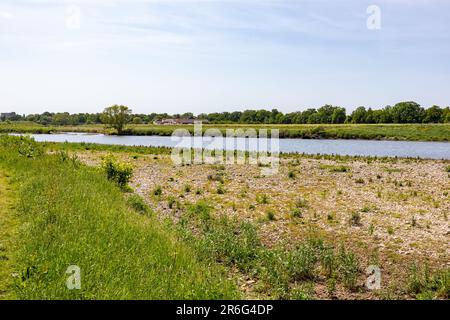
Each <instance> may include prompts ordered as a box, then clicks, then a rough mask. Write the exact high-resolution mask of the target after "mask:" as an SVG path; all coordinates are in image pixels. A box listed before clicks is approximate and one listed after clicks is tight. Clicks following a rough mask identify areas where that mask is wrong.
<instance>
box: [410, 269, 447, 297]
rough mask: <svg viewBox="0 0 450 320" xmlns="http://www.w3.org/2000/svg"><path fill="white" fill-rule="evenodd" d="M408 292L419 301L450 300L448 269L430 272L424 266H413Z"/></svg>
mask: <svg viewBox="0 0 450 320" xmlns="http://www.w3.org/2000/svg"><path fill="white" fill-rule="evenodd" d="M408 292H409V293H410V294H412V295H414V296H415V297H416V298H417V299H420V300H432V299H450V269H449V268H448V269H446V270H440V271H435V272H432V271H430V269H429V268H428V267H427V266H426V265H425V266H424V267H422V268H420V267H418V266H417V265H413V266H412V268H411V272H410V276H409V281H408Z"/></svg>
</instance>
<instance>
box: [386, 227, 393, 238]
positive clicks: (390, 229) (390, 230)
mask: <svg viewBox="0 0 450 320" xmlns="http://www.w3.org/2000/svg"><path fill="white" fill-rule="evenodd" d="M387 233H388V234H390V235H391V236H392V235H393V234H394V228H392V226H389V227H388V228H387Z"/></svg>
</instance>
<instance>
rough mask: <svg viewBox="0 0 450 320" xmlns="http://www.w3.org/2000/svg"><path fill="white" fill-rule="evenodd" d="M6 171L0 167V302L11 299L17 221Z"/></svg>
mask: <svg viewBox="0 0 450 320" xmlns="http://www.w3.org/2000/svg"><path fill="white" fill-rule="evenodd" d="M14 191H15V190H12V188H11V186H10V184H9V181H8V174H7V172H6V170H4V169H3V168H1V167H0V300H1V299H13V298H14V297H15V295H14V286H13V285H14V283H13V281H12V280H13V279H12V277H11V274H12V273H13V272H14V261H15V250H14V249H15V248H14V242H15V240H16V238H17V229H18V221H17V217H16V215H15V212H14V206H15V203H16V197H15V195H14Z"/></svg>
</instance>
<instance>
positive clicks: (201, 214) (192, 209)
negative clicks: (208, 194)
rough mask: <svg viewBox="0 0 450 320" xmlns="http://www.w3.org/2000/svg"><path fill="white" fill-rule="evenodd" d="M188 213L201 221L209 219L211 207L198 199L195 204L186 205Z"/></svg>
mask: <svg viewBox="0 0 450 320" xmlns="http://www.w3.org/2000/svg"><path fill="white" fill-rule="evenodd" d="M187 209H188V210H187V211H188V213H189V214H190V215H192V216H194V217H198V218H199V219H200V220H201V221H202V222H206V221H208V220H209V219H210V217H211V216H210V215H211V210H212V207H211V206H210V205H209V203H207V202H206V201H203V200H200V201H198V202H197V203H195V204H192V205H190V206H188V208H187Z"/></svg>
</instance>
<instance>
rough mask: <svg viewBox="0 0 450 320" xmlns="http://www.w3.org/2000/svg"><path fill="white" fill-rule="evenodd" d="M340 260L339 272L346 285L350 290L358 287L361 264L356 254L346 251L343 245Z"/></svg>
mask: <svg viewBox="0 0 450 320" xmlns="http://www.w3.org/2000/svg"><path fill="white" fill-rule="evenodd" d="M338 260H339V267H338V274H339V277H340V278H341V280H342V282H343V283H344V286H345V287H347V288H348V289H350V290H354V289H356V287H357V281H358V274H359V264H358V260H357V258H356V256H355V255H354V254H353V253H351V252H350V253H349V252H346V251H345V248H344V247H341V250H340V252H339V255H338Z"/></svg>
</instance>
